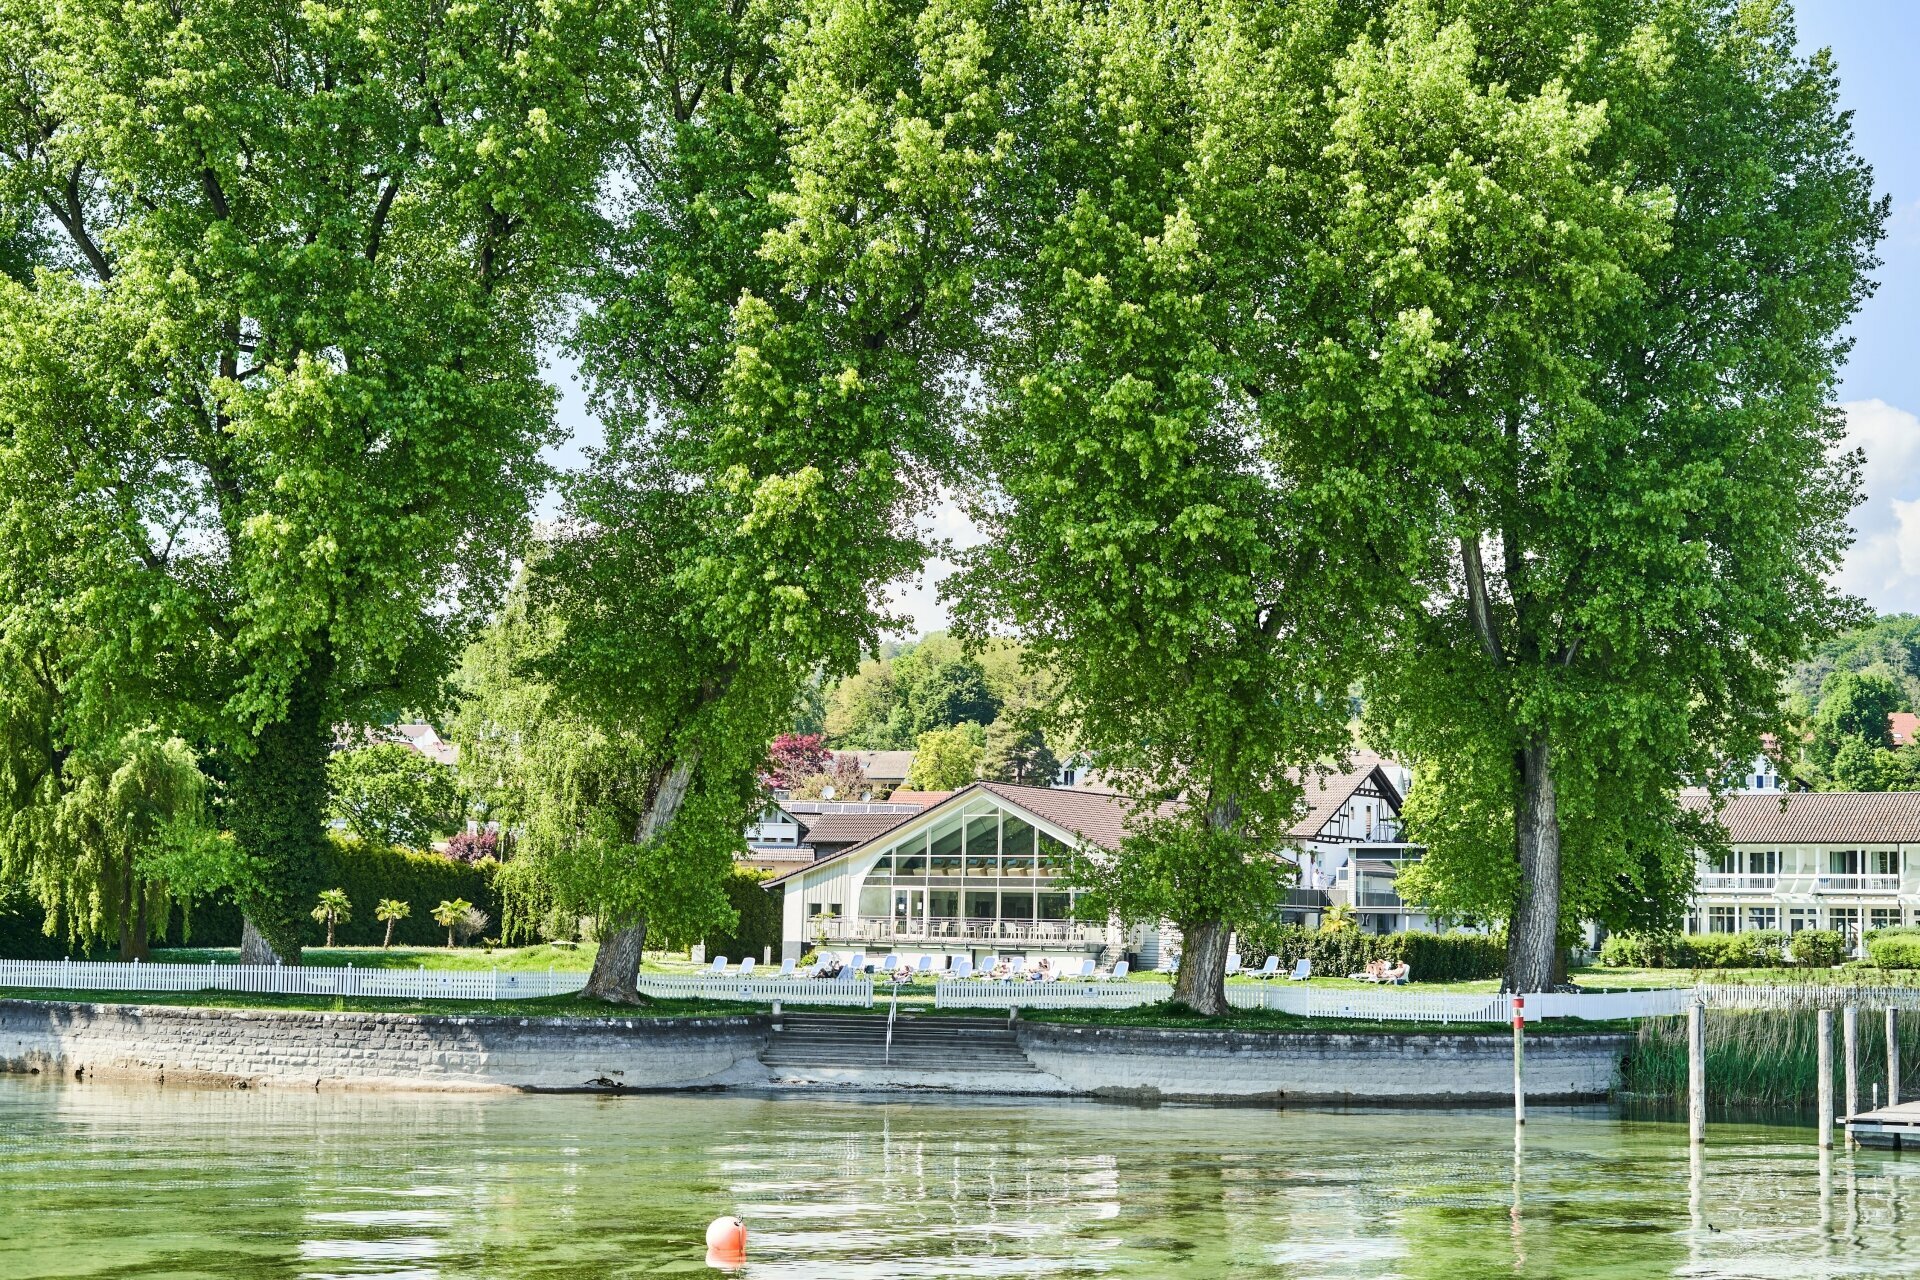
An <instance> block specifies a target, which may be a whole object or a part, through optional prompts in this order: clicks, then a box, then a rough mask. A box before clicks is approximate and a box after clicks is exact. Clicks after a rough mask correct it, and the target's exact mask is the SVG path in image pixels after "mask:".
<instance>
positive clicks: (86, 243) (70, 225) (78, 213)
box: [40, 164, 113, 284]
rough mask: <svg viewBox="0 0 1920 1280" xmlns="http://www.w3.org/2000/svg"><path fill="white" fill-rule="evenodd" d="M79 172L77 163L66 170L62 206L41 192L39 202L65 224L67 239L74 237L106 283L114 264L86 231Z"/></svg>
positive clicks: (97, 273) (102, 280)
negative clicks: (64, 197)
mask: <svg viewBox="0 0 1920 1280" xmlns="http://www.w3.org/2000/svg"><path fill="white" fill-rule="evenodd" d="M82 172H83V170H82V169H81V167H80V166H79V165H77V164H76V165H74V166H73V168H72V169H71V170H70V171H69V172H68V173H67V181H66V191H65V195H66V198H67V203H66V207H65V208H64V209H63V208H62V207H61V206H60V202H59V201H57V200H55V199H54V198H53V197H52V196H50V195H46V194H44V193H43V194H42V195H41V197H40V203H42V204H44V205H45V206H46V207H47V212H49V213H51V214H52V215H53V217H54V220H55V221H56V222H58V223H59V224H60V225H61V226H62V227H65V228H66V232H67V237H68V239H70V240H72V241H73V243H74V245H75V246H76V247H77V248H78V249H79V250H80V252H81V254H82V255H83V256H84V257H85V258H86V260H87V265H89V266H91V267H92V268H93V274H94V275H96V276H98V277H100V283H102V284H105V283H106V282H107V281H109V280H111V279H113V266H112V264H111V263H109V262H108V261H107V255H106V254H104V253H102V252H100V246H99V245H97V244H95V243H94V240H93V237H92V236H91V235H90V234H88V232H87V222H86V207H85V206H84V205H83V204H82V203H81V200H80V174H81V173H82Z"/></svg>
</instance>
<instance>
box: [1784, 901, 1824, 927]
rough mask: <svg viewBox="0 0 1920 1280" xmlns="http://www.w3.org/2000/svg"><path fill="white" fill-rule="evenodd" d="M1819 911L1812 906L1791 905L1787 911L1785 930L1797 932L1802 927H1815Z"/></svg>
mask: <svg viewBox="0 0 1920 1280" xmlns="http://www.w3.org/2000/svg"><path fill="white" fill-rule="evenodd" d="M1819 916H1820V913H1819V912H1818V911H1817V910H1816V909H1815V908H1813V907H1793V908H1791V909H1789V910H1788V912H1787V932H1788V933H1798V932H1800V931H1801V930H1802V929H1812V928H1815V927H1817V926H1816V922H1817V921H1818V920H1819Z"/></svg>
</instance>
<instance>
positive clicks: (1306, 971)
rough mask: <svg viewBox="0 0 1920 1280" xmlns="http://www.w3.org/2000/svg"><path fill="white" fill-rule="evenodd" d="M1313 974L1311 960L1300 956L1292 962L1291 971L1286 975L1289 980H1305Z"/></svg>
mask: <svg viewBox="0 0 1920 1280" xmlns="http://www.w3.org/2000/svg"><path fill="white" fill-rule="evenodd" d="M1312 976H1313V961H1311V960H1309V959H1307V958H1306V957H1305V956H1301V957H1300V959H1299V960H1298V961H1297V962H1296V963H1295V964H1294V966H1293V972H1292V973H1290V974H1288V975H1287V981H1289V982H1305V981H1306V980H1307V979H1308V978H1311V977H1312Z"/></svg>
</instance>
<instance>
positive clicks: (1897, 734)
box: [1887, 711, 1920, 747]
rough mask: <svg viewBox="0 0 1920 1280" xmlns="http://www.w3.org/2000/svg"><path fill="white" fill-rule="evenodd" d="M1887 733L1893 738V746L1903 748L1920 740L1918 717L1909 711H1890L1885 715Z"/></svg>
mask: <svg viewBox="0 0 1920 1280" xmlns="http://www.w3.org/2000/svg"><path fill="white" fill-rule="evenodd" d="M1887 732H1888V733H1889V734H1891V735H1892V736H1893V745H1894V746H1896V747H1904V746H1908V745H1909V744H1911V743H1913V742H1914V741H1916V740H1920V715H1915V714H1914V713H1913V712H1911V711H1892V712H1889V713H1888V714H1887Z"/></svg>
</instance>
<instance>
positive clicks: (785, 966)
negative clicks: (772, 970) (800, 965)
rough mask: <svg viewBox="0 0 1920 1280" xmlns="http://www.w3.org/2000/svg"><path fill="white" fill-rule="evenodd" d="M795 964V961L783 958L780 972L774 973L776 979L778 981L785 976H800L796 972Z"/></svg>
mask: <svg viewBox="0 0 1920 1280" xmlns="http://www.w3.org/2000/svg"><path fill="white" fill-rule="evenodd" d="M794 964H795V962H794V961H792V960H782V961H781V962H780V972H779V973H776V974H774V975H773V976H774V980H775V981H776V982H777V981H779V980H780V979H783V978H793V977H797V976H799V975H797V974H795V973H794Z"/></svg>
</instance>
